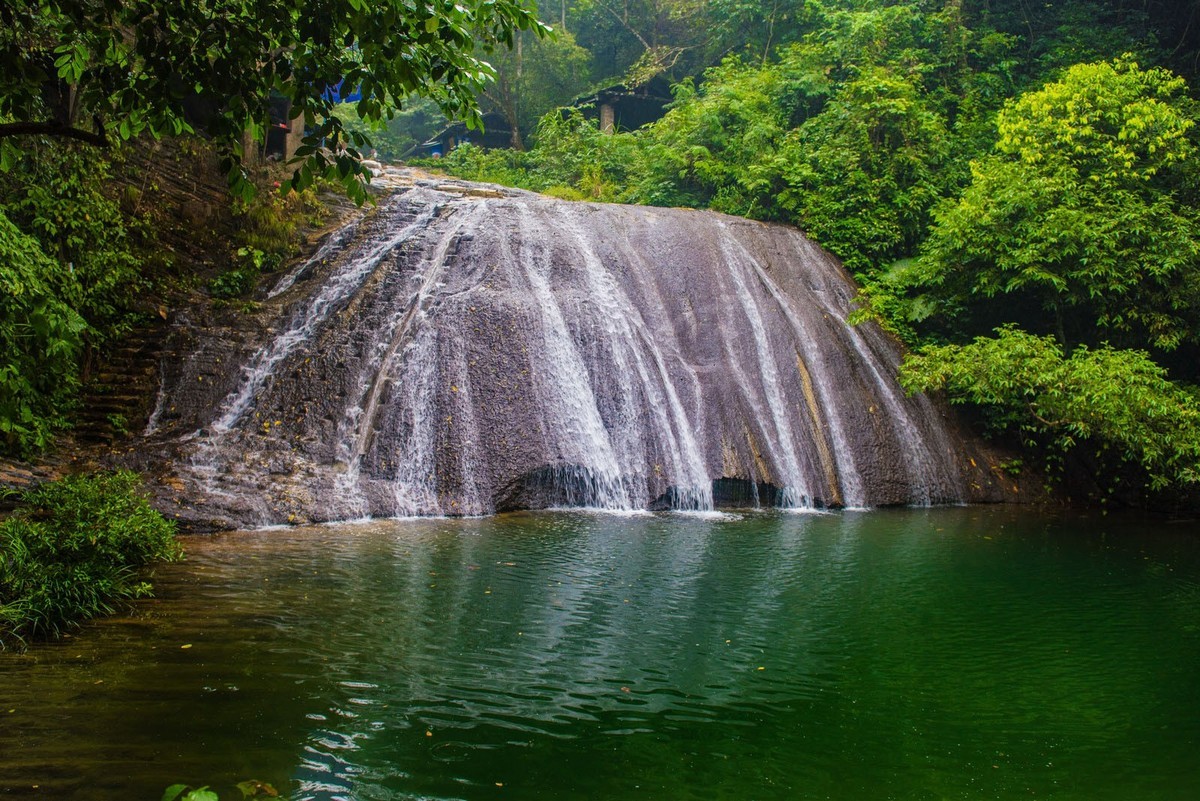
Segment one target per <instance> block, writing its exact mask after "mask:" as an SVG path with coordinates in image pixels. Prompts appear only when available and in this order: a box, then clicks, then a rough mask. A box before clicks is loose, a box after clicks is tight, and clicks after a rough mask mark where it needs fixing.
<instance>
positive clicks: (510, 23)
mask: <svg viewBox="0 0 1200 801" xmlns="http://www.w3.org/2000/svg"><path fill="white" fill-rule="evenodd" d="M519 30H535V31H538V32H539V33H542V32H545V31H546V28H545V27H544V26H543V25H542V24H541V23H539V22H538V21H537V18H536V16H535V14H534V11H533V10H532V9H530V8H528V7H526V6H525V5H524V3H523V2H522V0H457V2H456V1H454V0H418V1H417V2H412V0H370V2H367V0H323V2H321V3H318V4H314V3H309V2H303V0H274V1H273V2H270V3H262V2H256V0H171V2H166V0H151V1H150V2H133V0H10V2H7V3H4V4H3V5H0V120H3V122H0V137H5V136H15V135H23V134H26V135H27V134H39V133H40V134H52V135H59V136H70V137H74V138H77V139H83V140H85V141H91V142H94V143H104V142H110V141H116V140H126V139H130V138H133V137H135V136H138V135H140V134H142V133H145V132H149V133H150V134H153V135H154V136H156V137H157V136H162V135H171V134H180V133H183V132H185V131H189V130H191V128H192V120H193V119H201V120H203V125H204V128H205V129H206V130H207V131H208V133H210V134H211V135H212V136H214V137H215V138H216V139H217V140H218V141H220V142H222V143H224V144H225V145H226V146H228V148H229V149H230V154H231V155H230V158H229V161H228V167H229V170H230V180H231V183H232V184H233V185H234V186H235V189H238V190H241V192H242V193H243V194H244V195H245V194H249V192H250V191H252V190H251V189H250V184H249V183H248V181H247V180H246V178H245V176H244V174H243V171H242V169H241V161H240V156H241V146H242V137H243V132H245V131H247V130H250V131H251V132H252V133H253V134H254V137H255V139H256V140H258V141H262V139H263V137H264V117H265V116H266V109H267V107H268V103H269V101H270V99H271V96H272V94H280V95H283V96H284V97H286V98H287V99H288V100H289V101H290V102H291V109H292V112H291V113H292V115H293V117H303V120H304V124H305V126H306V127H307V128H308V129H309V131H310V133H309V135H308V136H306V137H305V140H304V147H303V148H301V150H300V152H299V153H298V154H297V155H298V157H301V160H300V162H299V163H298V165H297V169H296V171H295V173H294V175H293V177H292V180H291V185H292V186H293V187H294V188H303V187H305V186H307V185H309V184H311V183H312V182H313V180H315V178H317V177H321V176H325V177H329V178H334V179H338V180H341V181H342V182H344V184H345V186H346V188H347V190H348V191H349V192H350V193H351V194H352V195H354V196H357V197H359V198H361V197H363V188H362V181H363V180H364V176H365V172H364V171H363V168H362V167H361V166H360V165H359V164H358V159H357V155H358V154H357V152H356V150H355V147H361V146H363V145H365V144H366V143H367V138H366V137H365V136H364V135H363V134H362V133H361V132H359V131H348V130H347V128H346V126H345V124H344V123H343V120H342V118H341V117H340V116H339V114H338V113H337V110H336V105H337V98H336V93H335V91H333V90H335V89H336V88H337V87H339V86H340V87H346V88H349V87H355V88H357V90H358V91H359V92H360V93H361V99H360V100H359V101H358V102H357V104H356V111H357V113H358V115H359V116H360V117H361V118H363V119H367V120H379V119H383V118H385V117H387V116H388V115H390V114H392V113H393V111H394V109H395V108H396V107H398V106H399V105H400V104H401V103H402V102H403V101H404V100H405V98H407V97H409V96H413V95H417V96H424V97H429V98H432V99H433V100H434V101H436V103H437V104H438V105H439V106H440V107H441V109H442V110H443V111H444V112H445V113H446V114H448V115H451V116H466V117H467V118H468V119H469V120H473V121H475V122H477V121H478V116H477V107H476V100H475V98H476V95H477V94H478V93H479V91H480V90H481V89H482V88H483V86H484V85H485V84H486V83H487V82H488V80H489V79H490V78H491V77H492V75H493V70H492V68H491V67H490V66H489V65H488V63H487V62H486V61H484V60H483V56H485V55H486V54H487V52H488V51H489V50H490V49H491V48H492V47H493V46H494V45H495V44H496V43H505V44H511V42H512V40H513V36H514V35H515V33H516V32H517V31H519ZM189 112H190V113H189ZM2 141H3V139H0V142H2ZM7 151H8V152H10V153H11V146H10V147H9V148H8V149H7Z"/></svg>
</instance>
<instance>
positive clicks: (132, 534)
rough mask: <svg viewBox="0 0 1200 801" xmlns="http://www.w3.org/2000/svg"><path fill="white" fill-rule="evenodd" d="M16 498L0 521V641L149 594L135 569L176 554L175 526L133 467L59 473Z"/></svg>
mask: <svg viewBox="0 0 1200 801" xmlns="http://www.w3.org/2000/svg"><path fill="white" fill-rule="evenodd" d="M21 500H22V506H21V507H20V508H19V509H18V510H17V511H16V512H15V513H14V514H13V515H12V516H11V517H9V518H8V519H7V520H5V521H4V522H3V523H0V647H4V646H5V645H6V644H12V643H22V642H24V641H26V640H27V639H29V638H34V637H57V636H59V635H61V634H62V633H63V632H64V631H65V630H67V629H68V628H70V627H72V626H74V625H77V624H78V623H79V622H81V621H83V620H87V619H88V618H91V617H95V616H97V615H102V614H109V613H111V612H112V610H113V604H114V603H115V602H118V601H121V600H124V599H129V598H140V597H143V596H145V595H147V594H149V593H150V585H149V584H148V583H147V582H146V581H145V580H144V576H143V575H142V572H141V568H143V567H144V566H146V565H148V564H150V563H152V562H155V561H159V560H172V559H178V558H179V557H180V556H181V551H180V548H179V545H178V543H177V542H176V541H175V527H174V524H173V523H171V522H169V521H167V520H165V519H164V518H163V517H162V515H160V514H159V513H158V512H156V511H154V510H153V509H151V508H150V505H149V503H147V501H146V499H145V497H144V496H143V495H142V494H141V481H140V479H139V478H138V476H137V475H136V474H134V473H130V472H127V471H126V472H118V473H111V474H101V475H95V476H74V477H69V478H64V479H61V480H59V481H56V482H53V483H50V484H44V485H42V486H41V487H38V488H36V489H33V490H30V491H28V492H26V493H25V494H24V495H23V496H22V499H21Z"/></svg>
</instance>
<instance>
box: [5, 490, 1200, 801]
mask: <svg viewBox="0 0 1200 801" xmlns="http://www.w3.org/2000/svg"><path fill="white" fill-rule="evenodd" d="M1198 535H1200V525H1198V524H1197V523H1195V522H1191V523H1176V524H1168V523H1164V522H1162V521H1154V520H1148V521H1147V520H1129V519H1118V518H1113V517H1102V516H1093V517H1077V516H1063V517H1047V516H1045V515H1044V514H1043V515H1035V514H1032V513H1029V512H1022V511H1016V510H1011V509H997V508H957V509H939V510H925V511H912V510H908V511H880V512H869V513H856V512H845V513H838V514H828V515H801V514H787V513H779V512H753V513H744V514H742V513H739V514H736V515H724V516H686V515H680V514H660V515H642V516H632V517H622V516H614V515H598V514H586V513H538V514H514V515H505V516H499V517H492V518H485V519H468V520H446V519H429V520H412V521H394V522H378V523H371V524H362V525H355V526H342V527H319V528H308V529H290V530H273V531H260V532H250V533H236V534H229V535H223V536H218V537H214V538H211V539H192V540H189V541H188V543H187V547H188V553H189V558H188V560H187V562H185V563H183V564H179V565H171V566H168V567H165V568H161V569H160V570H159V576H158V598H157V599H155V600H152V601H146V602H142V603H139V604H138V605H137V607H136V608H135V610H134V611H133V613H132V614H130V615H128V616H125V617H120V618H115V619H113V620H110V621H105V622H102V623H98V624H95V625H91V626H88V627H87V628H85V629H84V630H82V631H81V632H79V633H78V634H77V635H76V636H74V637H72V638H70V639H68V640H66V641H65V642H64V643H62V644H58V645H49V646H41V647H38V648H36V649H34V650H32V651H31V652H30V653H28V654H26V655H14V654H11V653H10V654H0V716H2V718H0V723H2V725H0V795H4V796H5V797H30V798H33V797H38V798H69V799H118V798H119V799H157V798H158V797H159V795H160V794H161V792H162V790H163V788H164V787H166V786H167V785H168V784H172V783H175V782H179V781H182V782H188V783H191V784H194V785H199V784H211V785H213V786H214V787H215V788H216V789H219V790H221V791H222V793H223V797H226V796H225V795H224V794H225V793H228V794H229V795H228V796H227V797H231V798H232V797H236V791H234V790H233V788H232V785H233V784H234V783H235V782H238V781H241V780H245V779H250V778H254V779H259V780H262V781H266V782H270V783H271V784H273V785H275V786H276V787H278V788H279V789H280V790H281V791H283V793H284V795H287V796H289V797H291V798H293V799H322V800H327V801H334V800H335V799H356V800H358V799H362V800H365V799H492V798H513V799H516V798H538V799H691V798H695V799H848V800H849V799H854V800H859V799H943V798H946V799H960V798H961V799H977V798H989V799H1009V798H1013V799H1015V798H1057V799H1122V801H1126V800H1127V799H1191V798H1200V536H1198ZM35 785H36V789H35Z"/></svg>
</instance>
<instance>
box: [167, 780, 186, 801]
mask: <svg viewBox="0 0 1200 801" xmlns="http://www.w3.org/2000/svg"><path fill="white" fill-rule="evenodd" d="M187 789H188V786H187V785H186V784H172V785H171V786H170V787H168V788H167V789H166V790H164V791H163V794H162V801H175V799H176V798H179V796H181V795H183V793H184V792H186V791H187Z"/></svg>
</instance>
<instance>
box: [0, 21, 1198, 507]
mask: <svg viewBox="0 0 1200 801" xmlns="http://www.w3.org/2000/svg"><path fill="white" fill-rule="evenodd" d="M114 2H115V0H114ZM347 2H349V0H347ZM290 5H295V6H297V7H303V6H304V4H303V3H292V4H290ZM338 5H341V4H338ZM359 5H361V4H358V3H352V2H349V6H354V7H357V6H359ZM349 6H348V8H349ZM539 17H540V19H541V20H542V22H543V23H545V26H546V27H552V28H554V29H555V30H554V34H553V35H550V36H547V35H545V31H544V30H543V26H538V25H534V24H531V22H530V21H529V20H527V19H523V18H520V17H518V16H512V17H510V18H507V19H505V20H501V24H500V25H499V28H498V29H497V30H498V32H499V34H500V35H499V36H498V37H497V38H498V39H499V40H500V41H509V42H511V44H512V46H511V48H501V49H498V50H496V51H494V52H492V53H490V54H486V56H485V57H486V59H487V60H488V62H489V63H490V64H491V65H492V67H493V68H494V70H493V74H492V75H491V76H488V75H483V74H476V73H475V72H472V70H473V69H474V67H472V65H470V64H464V65H460V66H461V68H462V69H463V70H464V72H466V73H471V74H470V75H468V78H469V79H465V80H461V81H459V82H458V83H447V82H446V81H441V82H440V83H439V81H440V80H441V79H435V78H430V77H429V76H426V80H425V83H419V82H418V83H412V84H411V86H409V87H408V89H407V90H405V88H404V87H405V85H404V84H403V82H400V83H397V84H396V85H395V86H394V87H390V88H395V89H396V90H397V91H383V92H380V93H379V94H378V97H377V101H376V99H371V100H370V102H368V103H367V104H365V105H364V104H363V103H362V101H358V102H357V103H356V104H355V105H353V106H346V105H341V106H337V105H334V104H332V103H328V102H327V103H324V104H322V103H317V104H315V105H313V106H312V107H311V108H307V109H305V110H304V113H306V114H309V113H311V114H312V115H313V122H314V124H315V127H316V128H318V129H319V133H321V134H322V135H323V136H324V137H325V139H324V140H323V141H328V137H329V135H330V134H332V135H333V137H334V139H335V140H336V139H337V137H339V136H342V137H344V140H345V141H346V142H347V143H348V144H349V145H351V146H352V147H349V148H345V149H344V150H343V151H341V153H342V154H344V153H346V152H351V153H353V149H354V148H359V149H365V148H367V147H371V148H373V149H374V150H376V151H377V152H378V154H379V155H380V156H381V157H383V158H395V157H398V156H400V155H401V154H403V153H405V152H410V151H411V150H412V148H413V146H414V145H416V144H419V143H420V142H421V141H422V140H424V139H425V138H426V137H427V136H429V135H430V134H431V133H432V132H434V131H435V130H437V129H438V128H439V127H440V126H442V125H444V124H445V122H446V120H447V117H446V116H445V115H446V113H449V114H451V115H455V114H462V113H466V114H468V115H470V114H471V113H472V112H471V101H472V99H473V100H474V101H477V102H478V103H479V106H480V107H481V109H482V110H484V111H494V112H497V113H498V114H500V115H502V116H503V117H504V118H505V119H506V120H507V121H508V123H509V126H510V127H511V128H512V129H513V130H515V131H517V133H518V135H517V136H515V137H514V145H515V147H514V148H513V149H510V150H493V151H484V150H482V149H480V148H477V147H472V146H469V145H468V146H464V147H460V148H458V149H456V150H454V151H453V152H452V153H451V154H449V156H448V157H446V158H443V159H441V160H440V161H438V162H437V166H438V167H439V168H441V169H444V170H447V171H449V172H451V173H454V174H457V175H459V176H462V177H465V178H470V179H476V180H485V181H492V182H497V183H503V184H508V185H514V186H521V187H525V188H529V189H533V190H537V191H543V192H547V193H550V194H554V195H557V196H559V197H563V198H567V199H575V200H584V199H586V200H601V201H613V202H623V203H643V204H652V205H670V206H688V207H695V208H710V209H715V210H717V211H722V212H726V213H730V214H736V215H741V216H746V217H750V218H753V219H759V220H767V221H778V222H785V223H790V224H794V225H797V226H799V227H800V228H802V229H803V230H804V231H805V232H806V233H807V234H808V235H809V236H811V237H812V238H814V239H815V240H816V241H818V242H819V243H820V244H822V245H823V246H824V247H826V248H827V249H829V250H830V251H832V252H833V253H834V254H836V255H837V256H838V257H839V258H841V259H842V260H843V262H844V263H845V264H846V266H847V268H848V269H849V270H850V271H851V272H852V273H853V274H854V275H855V277H856V279H857V280H858V282H859V284H860V286H861V287H862V294H861V296H860V302H861V309H860V312H859V313H858V317H859V318H860V319H875V320H877V321H879V322H881V323H882V324H883V325H885V326H887V327H889V328H890V329H891V330H892V331H894V332H895V333H896V334H897V335H898V336H899V337H901V338H902V339H903V340H904V341H905V342H906V343H907V344H908V345H909V347H910V348H911V353H910V355H909V357H908V358H907V359H906V363H905V367H904V368H903V372H902V376H901V379H902V381H903V382H904V384H905V386H906V387H908V388H909V389H911V390H914V391H932V390H945V391H948V392H949V393H950V397H951V398H952V400H955V401H956V402H962V403H965V404H967V405H968V407H969V408H970V410H971V414H972V415H973V417H974V419H975V420H976V421H977V423H978V424H979V425H981V426H984V427H986V428H987V429H988V430H990V431H991V432H993V433H997V434H1001V435H1004V436H1007V437H1009V438H1010V439H1011V440H1012V441H1013V442H1014V443H1016V444H1017V446H1018V447H1020V448H1023V449H1025V453H1024V457H1025V458H1026V459H1030V460H1036V461H1037V462H1038V463H1039V465H1040V466H1042V467H1047V468H1049V470H1050V472H1051V474H1053V473H1054V472H1055V471H1057V470H1059V469H1061V467H1062V465H1063V464H1064V459H1066V458H1068V457H1069V458H1070V459H1071V460H1074V461H1075V462H1076V463H1085V464H1087V465H1088V466H1089V469H1090V470H1091V471H1093V472H1094V473H1095V474H1097V475H1101V476H1104V479H1103V480H1102V482H1101V483H1102V484H1104V485H1105V486H1106V487H1107V490H1108V491H1110V492H1116V491H1120V488H1121V487H1124V488H1126V489H1129V488H1136V490H1137V492H1138V493H1142V494H1141V496H1140V497H1142V498H1143V499H1144V500H1154V501H1156V502H1161V501H1162V499H1164V498H1173V499H1176V500H1178V499H1182V498H1186V497H1188V496H1189V495H1190V496H1191V497H1192V498H1193V499H1194V497H1195V495H1194V492H1195V488H1196V486H1197V485H1200V390H1198V389H1197V384H1198V382H1200V203H1198V200H1200V159H1198V158H1197V150H1196V148H1197V144H1198V137H1200V132H1198V131H1197V126H1196V124H1195V123H1196V118H1197V114H1198V109H1197V105H1196V99H1195V89H1196V78H1197V73H1198V70H1200V2H1197V1H1196V0H1174V1H1173V2H1171V1H1166V0H1164V1H1161V2H1157V1H1154V0H1147V1H1146V2H1115V1H1113V0H1067V1H1066V2H1054V3H1034V2H1029V0H990V1H986V2H985V1H982V0H921V1H918V2H863V1H862V0H756V1H755V2H749V1H748V0H625V1H624V2H617V0H559V2H557V3H548V4H546V5H544V6H543V7H542V8H541V9H540V11H539ZM448 24H454V20H450V21H449V23H448ZM472 24H474V23H472ZM469 27H470V26H464V27H463V30H464V31H467V32H470V31H469V30H468V29H469ZM434 29H436V26H431V28H430V30H434ZM418 33H419V32H418ZM5 35H6V36H10V34H5ZM460 44H461V43H460ZM22 46H25V45H22V44H21V42H19V41H17V40H15V39H12V40H5V39H2V38H0V55H3V54H7V55H8V56H9V57H10V58H11V57H13V54H14V53H17V54H18V55H19V54H20V53H19V51H20V47H22ZM60 46H61V45H60ZM55 52H58V51H55ZM65 55H66V51H63V52H61V53H59V56H58V57H59V58H60V59H63V60H61V62H56V63H58V64H59V66H58V67H57V69H58V72H59V74H60V76H61V74H62V72H63V70H64V68H65V69H67V70H68V71H69V70H71V69H75V68H76V67H78V68H79V69H80V70H81V71H82V70H86V69H88V68H89V67H88V65H87V64H86V63H81V62H77V61H72V60H71V59H69V58H64V57H65ZM333 66H336V65H333ZM343 66H344V65H343ZM10 72H11V70H10ZM76 77H79V76H76ZM489 77H490V78H491V79H490V80H488V78H489ZM451 78H452V79H453V78H454V76H453V75H451ZM650 81H657V82H662V83H665V84H669V85H670V86H671V90H670V91H671V93H672V97H673V101H672V103H671V104H670V106H669V107H668V111H667V113H666V115H665V116H664V117H663V118H662V119H661V120H660V121H658V122H656V123H653V124H651V125H649V126H646V127H644V128H640V129H637V130H633V131H617V132H616V133H615V134H611V135H610V134H606V133H604V132H601V131H600V130H599V128H598V126H597V124H596V122H594V121H593V120H591V119H589V118H588V116H586V115H585V114H584V113H581V112H580V110H578V109H575V110H573V111H572V110H563V109H562V107H563V106H568V105H570V104H571V103H572V102H573V101H575V100H576V99H577V98H580V97H586V96H587V95H588V94H589V93H592V92H594V91H595V90H596V89H598V88H601V87H605V86H610V85H613V84H615V83H622V84H625V85H626V86H630V87H636V86H639V85H645V84H646V83H648V82H650ZM451 85H452V86H453V90H454V91H452V92H449V93H448V92H447V91H444V87H446V86H451ZM8 89H9V90H11V86H10V87H8ZM467 94H469V95H470V97H467ZM422 95H423V96H422ZM5 97H6V98H7V100H8V101H11V100H12V99H13V98H14V97H15V95H14V94H13V93H12V91H8V92H7V93H6V95H5ZM376 102H377V104H376ZM18 112H19V109H18V107H17V106H16V105H14V104H13V103H12V102H7V101H6V102H5V103H3V104H0V115H2V118H0V156H2V157H3V158H2V163H0V184H2V185H3V186H0V189H2V190H3V192H2V195H0V284H3V289H4V294H3V295H0V353H2V354H4V355H2V356H0V449H3V450H5V451H7V452H9V453H12V454H25V455H28V454H32V453H35V452H37V451H38V450H39V449H42V448H44V447H46V446H47V445H48V444H49V443H50V441H51V440H52V438H53V436H54V434H55V432H57V431H59V430H61V429H63V428H64V427H67V426H69V425H70V422H71V419H72V415H73V413H74V409H75V408H76V407H77V405H78V386H79V377H80V374H81V370H82V369H83V367H84V365H85V363H86V361H87V358H88V353H89V352H95V351H96V350H97V349H102V348H104V347H107V346H108V345H109V344H111V343H113V342H117V341H119V340H120V339H121V337H122V336H123V335H124V333H125V332H126V331H128V330H130V329H131V328H132V327H136V326H137V325H138V321H139V319H141V317H142V316H144V315H146V314H148V313H150V312H148V311H147V309H146V308H145V304H144V302H140V301H139V298H140V297H144V296H145V295H146V293H147V292H151V293H153V292H154V291H156V290H155V288H154V285H155V282H159V281H161V280H164V279H163V275H166V276H168V279H167V280H177V279H178V276H177V275H176V276H174V277H173V278H172V277H171V271H170V270H169V269H167V270H165V271H164V270H163V269H161V267H162V265H161V264H159V265H158V266H157V267H156V266H155V259H154V258H147V254H153V253H154V252H155V248H154V237H155V232H154V230H153V225H152V223H149V222H148V221H147V218H146V217H145V216H144V215H143V214H142V213H141V210H140V209H139V208H138V204H137V202H136V198H133V197H130V196H128V194H126V195H121V194H120V193H118V192H116V191H114V190H113V189H112V186H113V185H114V182H112V181H110V180H109V176H111V175H112V173H113V171H119V170H120V169H121V156H120V153H119V151H120V148H116V149H115V151H116V152H114V149H110V150H105V151H98V150H97V149H95V148H94V147H91V146H90V145H88V144H83V143H80V142H75V141H69V140H68V139H65V138H63V137H56V136H53V135H50V134H48V133H45V134H44V135H40V136H35V137H30V136H28V135H26V136H22V137H3V136H2V134H3V129H4V127H5V123H11V121H20V120H19V113H18ZM331 120H332V121H333V122H330V121H331ZM181 123H183V124H181ZM118 125H119V124H118ZM158 127H159V128H161V129H163V131H165V133H166V134H167V135H174V134H185V135H186V134H187V133H188V131H187V130H186V129H187V128H188V127H190V126H187V125H186V121H185V120H180V121H179V122H176V121H175V120H164V121H159V123H158ZM163 131H158V130H154V122H153V121H150V122H146V123H144V124H143V126H142V129H141V130H139V129H137V127H136V125H135V126H133V127H129V128H128V130H120V129H119V127H118V130H117V131H116V133H117V134H118V135H117V136H114V137H112V138H113V139H114V140H116V142H118V143H119V142H123V141H127V142H132V143H136V142H137V141H138V140H139V137H140V138H142V139H145V138H146V137H147V135H148V134H152V133H162V132H163ZM228 139H229V137H228V136H227V137H226V140H228ZM216 140H217V141H218V144H219V143H220V141H221V140H220V137H216ZM234 150H236V147H235V148H234ZM301 156H302V159H301V162H299V163H297V164H296V165H293V166H294V168H295V172H294V173H293V181H292V184H291V185H292V187H293V188H297V189H302V188H304V187H305V186H308V185H311V184H312V183H313V182H314V181H316V180H318V179H319V178H321V177H322V176H324V177H326V178H330V177H332V178H333V179H336V180H339V181H341V182H342V183H343V184H344V185H346V186H349V187H351V189H352V190H353V189H354V188H355V187H358V184H357V183H355V182H356V181H357V180H359V179H361V173H360V172H358V171H356V170H355V169H352V168H351V167H348V166H347V165H345V164H341V163H338V162H336V159H334V158H333V157H330V156H329V155H328V153H325V152H322V151H320V150H316V149H310V151H309V152H306V153H302V154H301ZM322 157H323V158H326V161H325V162H319V159H320V158H322ZM228 166H229V168H230V170H231V173H230V174H231V177H232V178H234V180H233V184H234V188H235V189H236V190H237V192H238V194H239V195H240V199H239V200H237V201H236V202H238V203H242V204H245V213H247V214H250V213H251V210H253V209H254V208H256V206H255V204H258V206H257V208H265V209H266V211H265V212H263V213H261V214H260V216H264V217H266V216H270V214H271V213H272V209H276V210H277V207H278V204H279V203H280V202H281V201H279V200H278V198H276V197H273V196H272V197H269V198H266V199H264V197H263V196H261V194H260V196H259V197H258V198H257V199H254V198H253V197H252V195H251V194H250V193H249V192H248V191H245V190H246V185H245V182H241V183H239V181H240V180H241V179H242V177H243V175H242V173H241V172H239V171H238V167H239V164H238V163H237V162H236V160H235V161H234V162H231V163H229V165H228ZM305 170H307V172H305ZM285 188H286V187H285ZM263 204H265V206H264V205H263ZM282 252H283V249H282V248H277V247H274V246H273V245H267V244H262V245H261V246H260V243H259V242H258V241H257V240H256V241H254V242H246V243H241V244H240V245H239V246H238V247H237V248H235V249H233V250H232V254H231V257H232V258H235V259H240V260H241V269H242V272H241V273H237V275H242V274H245V275H249V276H250V278H251V280H249V281H229V280H227V281H225V282H224V283H220V282H214V283H211V284H208V285H206V286H204V287H202V289H203V290H204V291H206V292H208V293H209V294H214V295H226V296H229V297H231V298H236V297H237V296H238V295H241V294H244V293H245V292H247V291H248V290H249V288H250V285H251V284H252V283H253V281H252V279H253V276H254V275H256V274H257V272H258V271H259V270H260V269H262V268H269V266H270V264H271V262H272V260H274V259H277V258H279V257H280V254H281V253H282ZM250 268H253V269H250ZM1019 468H1020V465H1019V463H1018V461H1016V460H1014V462H1013V463H1012V469H1014V470H1016V469H1019ZM1146 493H1150V494H1146ZM1164 493H1166V495H1164Z"/></svg>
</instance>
